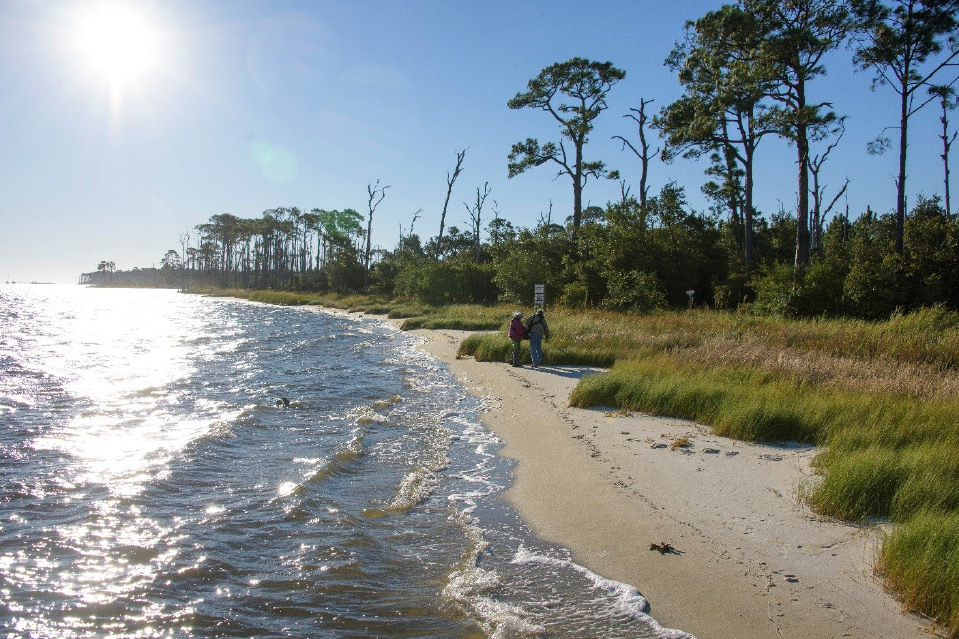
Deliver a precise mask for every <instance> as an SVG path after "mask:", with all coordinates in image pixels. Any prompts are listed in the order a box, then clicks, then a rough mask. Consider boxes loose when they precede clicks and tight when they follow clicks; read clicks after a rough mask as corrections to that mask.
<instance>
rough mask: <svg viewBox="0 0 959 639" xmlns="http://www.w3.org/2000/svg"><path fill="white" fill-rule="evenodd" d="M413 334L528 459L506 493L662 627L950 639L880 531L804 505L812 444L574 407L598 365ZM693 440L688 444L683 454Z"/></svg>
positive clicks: (713, 635)
mask: <svg viewBox="0 0 959 639" xmlns="http://www.w3.org/2000/svg"><path fill="white" fill-rule="evenodd" d="M394 324H395V325H397V326H399V324H398V323H396V322H394ZM409 332H410V333H411V334H414V335H418V336H419V337H421V338H423V339H424V340H425V341H424V343H423V344H422V345H421V346H420V348H422V349H423V350H424V351H426V352H428V353H430V354H431V355H433V356H434V357H436V358H437V359H438V360H440V361H441V362H443V363H445V364H446V365H447V366H448V367H449V369H450V371H451V372H452V373H453V375H454V377H455V378H456V379H457V380H458V381H459V382H460V384H462V385H463V387H464V389H465V390H466V391H467V392H469V393H471V394H473V395H476V396H479V397H483V398H485V399H486V400H487V403H488V404H489V406H490V410H489V411H488V412H486V413H484V414H482V415H481V416H480V419H481V421H482V422H483V424H484V425H485V426H486V427H487V428H489V429H490V430H491V431H492V432H493V433H495V434H496V435H497V436H498V437H500V439H502V440H503V441H504V442H505V444H504V447H503V449H502V450H501V452H500V454H501V455H505V456H508V457H511V458H513V459H515V460H516V470H515V473H514V481H513V484H512V486H511V487H510V488H509V489H508V490H507V491H506V492H505V494H504V498H505V499H506V500H507V501H508V502H509V503H510V504H511V505H512V506H513V507H514V508H515V509H516V510H517V511H518V512H519V513H520V514H521V515H522V517H523V518H524V520H525V521H526V522H527V523H528V524H529V525H530V527H531V528H532V529H533V531H534V532H535V533H536V534H537V535H539V536H540V537H542V538H543V539H545V540H547V541H549V542H552V543H557V544H559V545H562V546H564V547H566V548H568V549H569V550H570V551H571V552H572V554H573V557H574V559H575V560H576V561H577V562H578V563H580V564H582V565H583V566H585V567H587V568H589V569H590V570H592V571H594V572H596V573H598V574H601V575H603V576H604V577H608V578H610V579H614V580H616V581H621V582H624V583H628V584H631V585H633V586H635V587H636V588H637V589H638V590H639V591H640V592H641V593H642V595H643V596H644V597H645V598H646V599H647V600H648V601H649V604H650V610H649V614H650V615H651V616H652V617H653V618H655V619H656V620H657V621H658V622H659V623H660V624H662V625H663V626H664V627H668V628H677V629H680V630H683V631H685V632H689V633H692V634H694V635H696V636H697V637H698V638H699V639H765V638H767V637H768V638H793V637H794V638H796V639H799V638H808V637H857V638H858V637H861V638H863V639H866V638H869V639H872V638H880V637H888V638H890V639H892V638H906V637H927V638H928V637H930V636H943V635H937V633H936V631H935V627H934V626H933V624H932V623H931V622H930V621H928V620H926V619H923V618H920V617H918V616H915V615H910V614H904V613H903V612H902V610H901V606H900V605H899V603H898V602H897V601H896V600H895V599H894V598H893V597H892V595H890V594H888V593H887V592H885V591H884V590H883V588H882V586H881V584H880V583H879V582H878V581H877V580H876V578H874V577H873V574H872V568H873V564H874V557H875V553H876V550H877V548H878V543H879V536H880V534H881V532H880V530H879V529H877V528H869V527H865V526H856V525H851V524H847V523H843V522H836V521H831V520H830V521H827V520H823V519H821V518H819V517H817V516H816V515H815V514H814V513H812V512H811V511H809V509H808V508H806V507H805V506H804V505H803V504H802V502H801V501H800V500H799V499H798V494H799V491H800V490H801V489H802V486H803V484H804V482H808V481H811V480H812V477H813V471H812V470H811V468H810V461H811V459H812V457H813V455H814V454H815V450H814V449H813V448H812V447H808V446H779V445H768V444H751V443H747V442H741V441H737V440H732V439H727V438H723V437H719V436H717V435H714V434H712V433H711V432H710V431H709V429H708V428H706V427H703V426H700V425H697V424H694V423H692V422H688V421H685V420H679V419H669V418H661V417H654V416H650V415H644V414H640V413H633V414H628V415H627V414H623V413H621V412H608V411H606V410H603V409H577V408H570V407H569V405H568V404H569V396H570V393H571V392H572V389H573V388H574V387H575V385H576V383H577V382H578V380H579V379H580V378H581V377H582V376H583V375H585V374H590V373H593V372H598V370H599V369H592V368H588V367H572V366H549V365H546V366H542V367H540V368H538V369H533V368H529V367H523V368H512V367H510V366H509V365H507V364H504V363H492V362H476V361H475V360H474V359H472V358H468V359H457V358H456V351H457V348H458V347H459V344H460V342H461V341H462V340H463V339H464V338H465V336H467V335H469V334H470V333H469V332H468V331H456V330H426V329H417V330H413V331H409ZM683 437H685V438H687V439H688V441H689V444H690V445H689V447H688V448H675V449H673V447H672V442H674V441H676V440H677V439H679V438H683ZM653 543H656V544H661V543H667V544H669V545H670V546H672V547H673V548H674V549H675V551H676V552H669V553H665V554H661V553H659V552H655V551H652V550H650V545H651V544H653Z"/></svg>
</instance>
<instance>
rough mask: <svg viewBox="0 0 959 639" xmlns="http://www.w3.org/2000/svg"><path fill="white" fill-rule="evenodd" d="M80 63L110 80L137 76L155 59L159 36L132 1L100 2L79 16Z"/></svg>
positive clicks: (78, 41)
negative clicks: (129, 2)
mask: <svg viewBox="0 0 959 639" xmlns="http://www.w3.org/2000/svg"><path fill="white" fill-rule="evenodd" d="M76 36H77V46H78V48H79V54H80V56H81V59H82V63H83V66H84V67H85V68H86V69H87V70H88V71H90V72H91V73H94V74H96V75H99V76H101V77H103V78H105V79H107V80H109V81H110V82H112V83H118V82H125V81H130V80H138V79H140V77H141V76H143V75H144V74H145V73H147V72H149V71H150V70H151V69H152V68H153V67H155V66H157V64H158V63H159V38H158V34H157V31H156V28H155V26H153V25H152V24H151V23H150V21H149V19H148V16H147V15H146V14H144V13H143V12H142V11H141V10H139V7H138V5H135V4H129V5H127V4H104V5H99V6H96V7H93V8H91V10H90V11H89V12H87V13H85V14H84V15H83V16H81V17H80V19H79V24H78V25H77V33H76Z"/></svg>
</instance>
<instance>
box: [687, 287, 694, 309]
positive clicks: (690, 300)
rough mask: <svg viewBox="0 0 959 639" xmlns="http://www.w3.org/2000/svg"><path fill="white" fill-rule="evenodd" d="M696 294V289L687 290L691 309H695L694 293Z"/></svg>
mask: <svg viewBox="0 0 959 639" xmlns="http://www.w3.org/2000/svg"><path fill="white" fill-rule="evenodd" d="M695 294H696V291H686V295H689V310H693V295H695Z"/></svg>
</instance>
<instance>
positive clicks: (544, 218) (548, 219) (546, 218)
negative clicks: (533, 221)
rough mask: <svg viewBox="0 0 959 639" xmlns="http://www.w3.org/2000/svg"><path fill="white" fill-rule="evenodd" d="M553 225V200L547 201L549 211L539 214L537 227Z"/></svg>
mask: <svg viewBox="0 0 959 639" xmlns="http://www.w3.org/2000/svg"><path fill="white" fill-rule="evenodd" d="M552 223H553V200H550V201H549V210H548V211H547V212H546V214H545V215H543V212H542V211H540V212H539V225H540V226H549V225H550V224H552Z"/></svg>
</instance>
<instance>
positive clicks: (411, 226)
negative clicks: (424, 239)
mask: <svg viewBox="0 0 959 639" xmlns="http://www.w3.org/2000/svg"><path fill="white" fill-rule="evenodd" d="M422 212H423V209H417V211H416V213H414V214H413V219H412V220H410V232H409V234H407V235H403V225H402V224H400V240H401V241H402V240H404V239H407V240H408V239H410V238H412V237H413V227H414V226H416V220H418V219H420V213H422Z"/></svg>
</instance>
